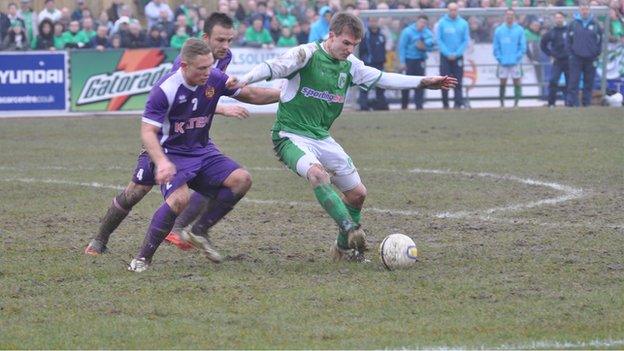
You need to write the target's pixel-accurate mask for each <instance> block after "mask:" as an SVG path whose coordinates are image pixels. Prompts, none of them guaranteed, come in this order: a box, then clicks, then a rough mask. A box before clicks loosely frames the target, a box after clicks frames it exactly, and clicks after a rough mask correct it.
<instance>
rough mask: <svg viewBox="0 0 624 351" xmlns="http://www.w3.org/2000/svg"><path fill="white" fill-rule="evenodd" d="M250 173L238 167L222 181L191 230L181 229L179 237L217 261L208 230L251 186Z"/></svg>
mask: <svg viewBox="0 0 624 351" xmlns="http://www.w3.org/2000/svg"><path fill="white" fill-rule="evenodd" d="M251 183H252V181H251V174H249V172H247V171H246V170H244V169H242V168H239V169H236V170H235V171H234V172H232V173H231V174H230V175H229V176H228V177H227V178H226V179H225V181H224V182H223V185H222V187H221V189H219V191H218V192H217V194H216V196H215V198H214V199H211V200H210V204H209V206H208V210H207V211H206V212H204V213H203V214H202V215H201V216H200V218H199V219H198V220H197V221H196V222H195V224H194V225H193V227H192V228H191V230H190V231H189V230H182V231H181V232H180V237H181V238H182V239H184V240H186V241H188V242H189V243H191V244H192V245H193V246H195V247H197V248H198V249H200V250H203V251H204V254H205V255H206V258H208V259H209V260H211V261H213V262H215V263H219V262H221V261H222V258H221V254H219V252H218V251H217V250H215V249H214V248H213V247H212V244H211V242H210V239H209V237H208V230H209V229H210V228H211V227H212V226H214V225H215V224H217V223H218V222H219V221H220V220H221V219H222V218H223V217H225V215H227V214H228V213H229V212H230V211H232V209H233V208H234V206H235V205H236V204H237V203H238V201H240V199H242V198H243V197H244V196H245V194H247V192H248V191H249V189H250V188H251Z"/></svg>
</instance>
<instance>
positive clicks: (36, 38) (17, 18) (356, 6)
mask: <svg viewBox="0 0 624 351" xmlns="http://www.w3.org/2000/svg"><path fill="white" fill-rule="evenodd" d="M16 1H17V0H16ZM452 2H455V3H456V4H457V7H458V8H459V9H460V11H461V8H464V7H480V8H489V7H505V8H506V7H521V6H548V5H555V6H574V5H576V3H575V0H550V2H546V1H545V0H454V1H452ZM244 3H245V4H244V6H243V5H242V4H241V2H240V1H238V0H220V1H219V2H218V11H220V12H225V13H228V14H229V15H230V16H232V18H233V19H234V21H235V27H236V31H237V37H236V39H235V43H234V46H247V47H265V48H270V47H275V46H277V47H289V46H296V45H298V44H302V43H307V42H311V41H315V40H319V39H322V38H323V37H324V36H325V35H326V34H327V32H328V29H329V19H330V18H331V16H332V14H333V13H334V12H336V11H339V10H347V11H354V12H357V11H360V10H366V9H408V8H421V9H430V8H446V7H447V6H448V0H388V1H374V0H355V1H354V2H353V1H352V2H348V1H344V0H343V1H340V0H320V1H308V0H268V1H256V0H249V1H245V2H244ZM591 4H592V5H607V6H609V7H610V9H611V11H610V14H609V16H610V17H611V35H610V37H609V40H610V41H611V42H617V41H620V40H622V37H624V22H623V20H622V18H623V17H624V0H592V1H591ZM142 10H143V11H142V15H143V16H142V17H143V18H144V20H143V21H139V20H138V17H139V16H137V14H135V13H134V11H133V8H132V7H131V6H129V5H126V4H124V2H123V1H122V0H114V1H113V3H112V5H111V6H110V8H108V9H106V10H104V11H102V12H101V13H99V14H95V13H92V12H91V10H90V8H89V6H88V4H87V2H85V0H77V1H76V7H75V8H74V9H69V8H67V7H63V8H57V6H56V4H55V1H54V0H46V1H45V7H44V8H43V9H39V11H36V10H35V9H33V8H32V6H31V0H19V3H17V2H14V3H9V4H8V6H7V8H6V11H0V48H1V49H3V50H35V49H36V50H48V49H49V50H60V49H65V48H73V49H75V48H78V49H80V48H95V49H99V50H104V49H106V48H138V47H174V48H179V47H181V46H182V44H183V43H184V41H185V40H186V39H188V38H190V37H194V36H195V37H196V36H201V35H202V34H203V33H202V28H203V23H204V20H205V18H206V17H207V16H208V15H209V13H208V10H207V9H206V8H205V7H203V6H198V5H197V4H195V3H194V2H193V0H184V2H183V3H182V4H181V5H180V6H178V7H177V8H175V9H172V8H171V7H170V5H169V4H168V3H167V0H151V1H149V2H147V3H146V5H145V7H144V9H142ZM466 21H467V22H468V25H469V28H470V38H471V39H472V40H473V42H476V43H479V42H491V41H492V36H493V33H494V29H495V28H496V27H497V26H498V25H499V24H500V23H502V21H503V17H502V16H501V17H500V18H499V17H476V16H471V17H468V18H466ZM414 22H415V19H414V20H412V21H411V22H410V21H409V20H400V19H392V18H387V19H381V20H380V23H379V27H380V29H381V31H382V33H384V34H385V36H386V40H387V43H386V46H387V49H388V51H390V50H393V49H394V47H395V46H396V45H395V44H396V43H398V40H399V35H400V33H401V30H402V29H403V28H404V27H406V26H408V25H410V24H412V23H414ZM436 22H437V19H433V18H432V19H429V21H428V26H429V27H430V29H432V30H433V29H434V27H435V24H436ZM518 23H519V24H520V25H521V26H522V27H523V28H524V30H525V33H526V37H527V40H528V42H529V55H530V58H531V59H532V60H537V59H539V55H540V53H539V49H538V47H539V44H538V43H539V40H540V37H541V36H542V35H543V34H544V33H545V32H546V31H547V29H548V28H549V27H550V26H551V23H550V22H549V19H548V18H542V17H539V16H535V15H530V16H522V17H520V18H519V21H518Z"/></svg>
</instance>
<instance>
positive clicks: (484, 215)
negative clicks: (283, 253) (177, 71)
mask: <svg viewBox="0 0 624 351" xmlns="http://www.w3.org/2000/svg"><path fill="white" fill-rule="evenodd" d="M0 169H5V170H8V169H13V170H18V169H20V168H17V167H6V166H1V167H0ZM33 169H50V170H52V169H55V170H66V169H71V168H65V167H63V166H42V167H37V168H33ZM78 169H85V168H84V167H83V168H78ZM89 169H91V168H89ZM93 169H96V168H95V167H94V168H93ZM111 169H113V168H111ZM114 169H117V168H114ZM249 169H250V170H256V171H278V170H283V169H284V168H281V167H250V168H249ZM363 170H364V171H367V172H370V171H381V172H393V173H398V172H400V171H397V170H390V169H376V170H372V169H363ZM408 172H409V173H421V174H440V175H451V176H462V177H481V178H491V179H496V180H507V181H514V182H518V183H522V184H526V185H531V186H543V187H548V188H551V189H553V190H556V191H561V192H563V193H564V194H563V195H561V196H558V197H555V198H548V199H542V200H538V201H531V202H528V203H520V204H511V205H507V206H500V207H493V208H488V209H485V210H475V211H457V212H439V213H434V214H432V216H433V217H435V218H440V219H445V218H449V219H461V218H469V217H472V218H477V219H481V220H485V221H498V222H504V223H508V224H518V221H515V220H505V219H500V218H495V217H492V216H491V215H492V214H494V213H500V212H514V211H519V210H523V209H529V208H534V207H538V206H542V205H554V204H558V203H562V202H565V201H569V200H573V199H579V198H582V197H583V196H585V194H584V192H583V190H582V189H580V188H574V187H571V186H567V185H563V184H559V183H555V182H543V181H539V180H534V179H530V178H521V177H517V176H513V175H499V174H494V173H487V172H479V173H471V172H464V171H450V170H439V169H421V168H415V169H412V170H409V171H408ZM4 180H5V181H18V182H25V183H37V182H38V183H47V184H63V185H77V186H87V187H95V188H106V189H115V190H122V189H124V187H123V186H119V185H108V184H101V183H97V182H91V183H88V182H73V181H66V180H55V179H35V178H14V179H4ZM243 200H244V201H245V202H248V203H254V204H272V205H276V204H277V205H289V206H306V207H316V206H317V204H316V203H314V202H298V201H282V200H257V199H250V198H245V199H243ZM366 211H368V212H375V213H385V214H393V215H401V216H417V215H422V213H420V212H418V211H412V210H398V209H384V208H377V207H367V208H366ZM535 224H540V223H535ZM545 225H555V226H556V225H559V224H557V223H552V224H547V223H545ZM616 227H617V226H616Z"/></svg>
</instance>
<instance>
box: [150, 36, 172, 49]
mask: <svg viewBox="0 0 624 351" xmlns="http://www.w3.org/2000/svg"><path fill="white" fill-rule="evenodd" d="M167 46H169V43H168V42H167V41H166V40H165V38H163V37H161V36H158V38H156V39H154V38H153V37H152V36H151V35H148V36H147V39H146V40H145V47H148V48H164V47H167Z"/></svg>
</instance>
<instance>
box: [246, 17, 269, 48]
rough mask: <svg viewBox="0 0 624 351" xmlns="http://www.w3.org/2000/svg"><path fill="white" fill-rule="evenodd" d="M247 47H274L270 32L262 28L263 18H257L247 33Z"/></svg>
mask: <svg viewBox="0 0 624 351" xmlns="http://www.w3.org/2000/svg"><path fill="white" fill-rule="evenodd" d="M245 46H251V47H263V48H267V47H268V48H271V47H273V39H272V38H271V34H270V33H269V31H268V30H266V28H264V27H263V26H262V17H261V16H255V17H254V18H253V20H252V22H251V26H250V27H249V28H247V31H245Z"/></svg>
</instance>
